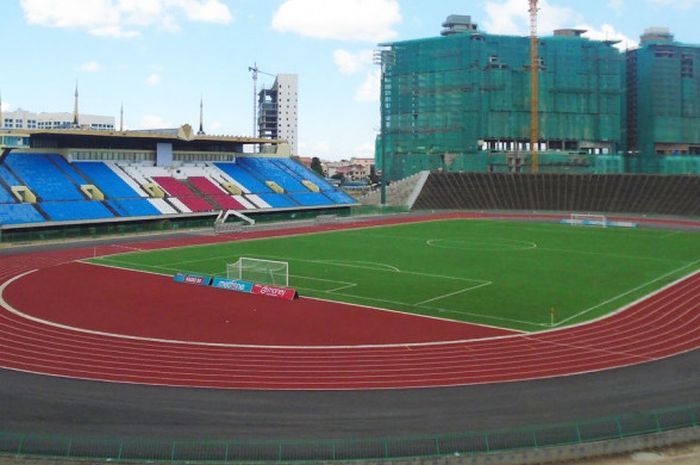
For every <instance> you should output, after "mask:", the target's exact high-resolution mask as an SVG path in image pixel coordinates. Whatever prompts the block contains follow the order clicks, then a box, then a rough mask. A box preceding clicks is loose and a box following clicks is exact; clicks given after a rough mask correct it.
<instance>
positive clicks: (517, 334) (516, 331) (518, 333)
mask: <svg viewBox="0 0 700 465" xmlns="http://www.w3.org/2000/svg"><path fill="white" fill-rule="evenodd" d="M304 299H309V300H318V301H320V302H331V303H338V301H337V300H330V299H323V298H321V297H310V296H304ZM341 303H344V304H346V305H354V306H357V307H362V308H369V309H371V310H377V311H380V312H389V313H398V314H399V315H406V316H414V317H418V318H428V319H430V320H438V321H447V322H450V323H457V324H463V325H469V326H483V327H484V328H491V329H500V330H502V331H509V332H511V333H513V334H507V335H503V336H488V337H481V338H474V339H466V340H464V341H463V342H467V341H469V342H474V341H492V340H496V339H503V338H511V337H520V336H521V335H523V334H536V333H527V332H526V331H523V330H520V329H512V328H504V327H503V326H494V325H490V324H487V323H474V322H471V321H463V320H453V319H451V318H443V317H439V316H435V315H424V314H422V313H409V312H405V311H402V310H396V309H393V308H386V307H375V306H372V305H366V304H357V303H353V302H341ZM424 308H427V309H430V308H432V307H424ZM445 342H448V341H445ZM449 342H454V341H449ZM400 345H402V346H404V347H406V346H408V347H413V344H410V343H408V344H400Z"/></svg>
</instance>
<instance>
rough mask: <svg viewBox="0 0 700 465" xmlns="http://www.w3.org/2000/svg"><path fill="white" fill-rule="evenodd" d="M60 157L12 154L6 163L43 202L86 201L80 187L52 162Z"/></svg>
mask: <svg viewBox="0 0 700 465" xmlns="http://www.w3.org/2000/svg"><path fill="white" fill-rule="evenodd" d="M53 157H59V155H53V156H50V155H46V154H24V153H22V154H19V153H11V154H10V155H8V156H7V158H6V161H5V162H6V163H7V165H8V166H10V167H11V168H12V170H13V171H14V172H15V173H17V175H18V176H20V177H21V178H22V180H23V181H24V183H25V184H26V185H27V186H28V187H29V188H30V189H31V190H32V192H34V193H35V194H36V195H38V196H39V198H40V200H42V201H51V200H84V199H85V196H84V195H83V194H82V193H81V192H80V190H78V185H76V184H75V183H73V182H71V181H69V180H68V179H67V178H66V175H65V174H64V173H63V172H62V171H61V170H60V169H59V168H58V166H57V165H56V164H54V163H52V162H51V158H53Z"/></svg>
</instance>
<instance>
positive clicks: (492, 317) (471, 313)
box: [417, 305, 550, 334]
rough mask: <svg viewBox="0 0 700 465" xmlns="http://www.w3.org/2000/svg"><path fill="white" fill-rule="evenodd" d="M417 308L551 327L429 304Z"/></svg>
mask: <svg viewBox="0 0 700 465" xmlns="http://www.w3.org/2000/svg"><path fill="white" fill-rule="evenodd" d="M417 308H424V309H426V310H437V311H439V312H443V313H454V314H457V315H469V316H475V317H478V318H486V319H489V320H496V321H505V322H508V323H519V324H523V325H528V326H537V327H538V328H549V327H550V326H549V323H533V322H532V321H524V320H516V319H514V318H506V317H501V316H493V315H485V314H483V313H475V312H466V311H463V310H453V309H449V308H441V307H430V306H427V305H424V306H420V307H417ZM502 329H507V330H510V331H514V330H513V329H512V328H502ZM528 334H537V332H535V333H528Z"/></svg>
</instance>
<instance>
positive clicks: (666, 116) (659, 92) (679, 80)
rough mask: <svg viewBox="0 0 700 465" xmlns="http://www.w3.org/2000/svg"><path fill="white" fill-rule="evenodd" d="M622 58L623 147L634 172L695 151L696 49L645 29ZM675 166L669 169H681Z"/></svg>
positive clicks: (699, 98)
mask: <svg viewBox="0 0 700 465" xmlns="http://www.w3.org/2000/svg"><path fill="white" fill-rule="evenodd" d="M626 56H627V120H628V131H627V145H628V150H629V151H630V152H631V153H632V154H633V157H632V158H636V159H637V160H638V169H639V171H642V172H648V173H655V172H659V171H662V172H663V171H668V168H673V167H670V166H667V165H669V163H671V162H672V163H671V164H686V161H688V160H690V159H691V157H692V156H696V157H697V156H698V155H700V47H698V46H697V45H687V44H682V43H679V42H675V41H674V39H673V35H671V33H670V31H669V30H668V29H666V28H649V29H647V30H646V31H645V32H644V34H643V35H642V37H641V44H640V47H639V48H637V49H634V50H630V51H628V52H627V53H626ZM673 155H680V157H670V156H673ZM679 168H680V169H673V170H672V171H677V172H678V171H679V172H684V171H687V170H684V169H682V167H679Z"/></svg>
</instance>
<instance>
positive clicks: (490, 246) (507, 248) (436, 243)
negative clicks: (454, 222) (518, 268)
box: [425, 238, 537, 252]
mask: <svg viewBox="0 0 700 465" xmlns="http://www.w3.org/2000/svg"><path fill="white" fill-rule="evenodd" d="M468 240H469V238H466V241H465V238H458V239H445V238H438V239H427V240H425V245H427V246H428V247H435V248H438V249H453V250H473V251H475V252H479V251H494V252H517V251H520V250H533V249H536V248H537V243H535V242H530V241H516V240H512V239H498V240H495V241H494V242H493V243H489V242H488V241H484V240H481V241H473V242H471V244H476V246H470V242H468ZM440 242H447V243H450V242H452V243H456V244H463V247H462V246H459V245H457V246H450V245H440ZM499 242H500V244H499ZM509 242H510V243H512V244H513V245H509V244H508V243H509ZM479 244H485V245H486V246H485V247H484V246H479ZM518 244H523V245H525V246H526V247H524V246H523V245H520V246H519V245H518Z"/></svg>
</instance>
